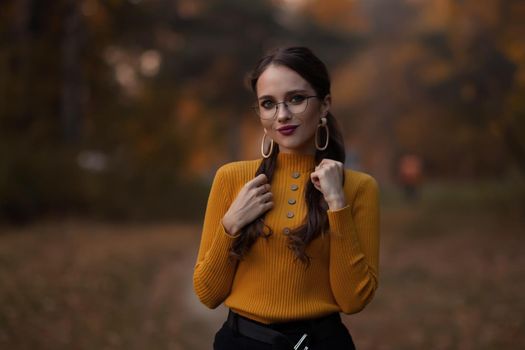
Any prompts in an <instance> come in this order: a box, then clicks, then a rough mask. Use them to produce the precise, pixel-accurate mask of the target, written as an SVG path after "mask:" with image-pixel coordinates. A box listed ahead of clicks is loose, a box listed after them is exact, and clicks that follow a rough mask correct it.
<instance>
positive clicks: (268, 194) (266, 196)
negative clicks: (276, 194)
mask: <svg viewBox="0 0 525 350" xmlns="http://www.w3.org/2000/svg"><path fill="white" fill-rule="evenodd" d="M272 198H273V194H272V192H266V193H265V194H263V195H261V196H259V200H260V201H261V203H266V202H270V201H271V200H272Z"/></svg>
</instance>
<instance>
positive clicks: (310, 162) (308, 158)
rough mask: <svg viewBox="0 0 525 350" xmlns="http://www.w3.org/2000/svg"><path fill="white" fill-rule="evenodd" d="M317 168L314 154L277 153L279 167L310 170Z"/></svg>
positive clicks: (302, 170)
mask: <svg viewBox="0 0 525 350" xmlns="http://www.w3.org/2000/svg"><path fill="white" fill-rule="evenodd" d="M314 168H315V156H314V155H313V154H295V153H283V152H279V153H278V154H277V169H282V170H292V171H300V172H310V171H313V169H314Z"/></svg>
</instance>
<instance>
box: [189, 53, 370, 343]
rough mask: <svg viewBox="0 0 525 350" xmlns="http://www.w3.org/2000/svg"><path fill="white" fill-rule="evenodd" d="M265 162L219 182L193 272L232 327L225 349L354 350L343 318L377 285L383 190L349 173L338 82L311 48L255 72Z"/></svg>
mask: <svg viewBox="0 0 525 350" xmlns="http://www.w3.org/2000/svg"><path fill="white" fill-rule="evenodd" d="M251 87H252V89H253V91H254V92H255V94H256V96H257V106H256V107H254V109H255V111H256V113H257V114H258V116H259V118H260V121H261V125H262V127H263V129H264V136H263V138H262V143H261V154H262V157H263V158H262V159H258V160H250V161H240V162H233V163H229V164H226V165H223V166H222V167H221V168H219V170H218V171H217V173H216V175H215V179H214V181H213V185H212V188H211V191H210V196H209V198H208V205H207V209H206V214H205V218H204V226H203V232H202V240H201V245H200V249H199V253H198V257H197V263H196V266H195V272H194V287H195V291H196V293H197V295H198V297H199V298H200V300H201V301H202V303H204V304H205V305H206V306H208V307H210V308H215V307H217V306H218V305H220V304H221V303H223V302H224V303H225V305H226V306H228V307H229V308H230V312H229V315H228V319H227V321H226V322H225V324H224V325H223V327H222V328H221V329H220V330H219V332H217V334H216V336H215V342H214V349H217V350H222V349H229V350H235V349H310V350H317V349H331V350H337V349H354V344H353V342H352V338H351V336H350V334H349V332H348V330H347V329H346V328H345V326H344V325H343V324H342V322H341V318H340V316H339V313H340V312H343V313H346V314H351V313H356V312H359V311H360V310H362V309H363V308H364V307H365V305H366V304H368V303H369V302H370V300H371V299H372V297H373V296H374V292H375V290H376V288H377V283H378V255H379V205H378V188H377V184H376V182H375V180H374V179H373V178H372V177H370V176H369V175H366V174H364V173H360V172H356V171H352V170H345V169H344V167H343V162H344V158H345V152H344V145H343V139H342V136H341V132H340V129H339V127H338V125H337V122H336V120H335V118H334V116H333V115H332V114H331V113H330V107H331V97H330V79H329V76H328V72H327V70H326V67H325V65H324V64H323V63H322V62H321V61H320V60H319V59H318V58H317V57H316V56H315V55H314V54H313V53H312V52H311V51H310V50H309V49H307V48H304V47H287V48H279V49H276V50H274V51H272V52H270V53H269V54H268V55H266V56H264V57H263V58H262V59H261V60H260V61H259V63H258V65H257V66H256V68H255V69H254V71H253V72H252V77H251Z"/></svg>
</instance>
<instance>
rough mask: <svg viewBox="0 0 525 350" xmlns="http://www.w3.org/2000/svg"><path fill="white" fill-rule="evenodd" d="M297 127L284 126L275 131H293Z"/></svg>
mask: <svg viewBox="0 0 525 350" xmlns="http://www.w3.org/2000/svg"><path fill="white" fill-rule="evenodd" d="M298 126H299V125H286V126H283V127H280V128H279V129H277V131H286V130H295V129H296V128H297V127H298Z"/></svg>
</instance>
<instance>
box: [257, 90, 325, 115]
mask: <svg viewBox="0 0 525 350" xmlns="http://www.w3.org/2000/svg"><path fill="white" fill-rule="evenodd" d="M303 97H304V98H305V99H306V106H305V107H304V110H303V111H302V112H299V113H291V111H290V108H289V107H288V104H287V103H290V101H288V102H287V101H281V102H276V103H275V112H274V113H273V117H271V118H262V117H261V114H260V106H259V104H257V106H252V109H253V110H254V112H255V114H257V116H258V117H259V118H261V119H263V120H275V117H276V116H277V112H278V111H279V105H280V104H283V105H284V106H285V107H286V109H287V110H288V112H290V113H291V114H292V115H298V114H301V113H304V112H305V111H306V109H307V108H308V101H309V100H310V99H311V98H313V97H317V98H320V97H319V95H311V96H303Z"/></svg>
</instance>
